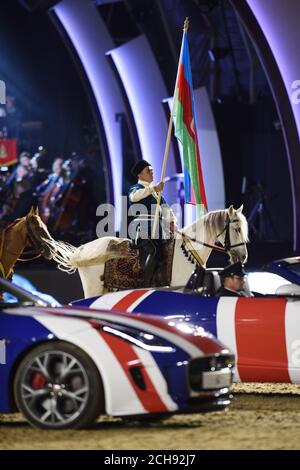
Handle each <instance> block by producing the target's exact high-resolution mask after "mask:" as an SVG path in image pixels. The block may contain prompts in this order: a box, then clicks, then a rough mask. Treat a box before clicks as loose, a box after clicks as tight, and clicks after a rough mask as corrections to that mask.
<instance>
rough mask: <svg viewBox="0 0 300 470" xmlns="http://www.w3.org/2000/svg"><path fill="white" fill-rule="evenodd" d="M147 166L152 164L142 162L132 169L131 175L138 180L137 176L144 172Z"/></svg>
mask: <svg viewBox="0 0 300 470" xmlns="http://www.w3.org/2000/svg"><path fill="white" fill-rule="evenodd" d="M147 166H151V163H148V162H146V160H140V161H139V162H137V163H136V164H135V165H134V166H133V167H132V168H131V174H132V175H133V176H134V177H135V178H137V176H138V175H139V174H140V173H141V171H143V170H144V169H145V168H147Z"/></svg>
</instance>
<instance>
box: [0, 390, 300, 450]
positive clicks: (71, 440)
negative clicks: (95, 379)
mask: <svg viewBox="0 0 300 470" xmlns="http://www.w3.org/2000/svg"><path fill="white" fill-rule="evenodd" d="M233 391H234V393H235V400H234V403H233V405H232V406H231V407H230V409H229V410H228V411H226V412H217V413H208V414H203V415H202V414H195V415H178V416H173V417H171V418H170V419H168V420H166V421H164V422H163V423H160V424H143V425H139V424H136V423H125V422H123V421H122V420H120V419H113V418H108V417H104V418H101V419H100V420H99V421H98V422H97V424H96V426H95V427H94V428H93V429H90V430H87V431H40V430H36V429H33V428H31V427H30V426H29V425H28V424H27V423H26V422H25V421H24V420H23V419H22V417H21V415H19V414H18V415H0V449H68V450H75V449H106V450H116V449H119V450H127V449H146V450H162V449H166V450H167V449H174V450H176V449H182V450H184V449H185V450H196V449H299V448H300V386H298V385H286V384H278V385H277V384H276V385H275V384H246V385H245V384H238V385H235V386H234V389H233Z"/></svg>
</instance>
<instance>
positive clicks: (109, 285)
mask: <svg viewBox="0 0 300 470" xmlns="http://www.w3.org/2000/svg"><path fill="white" fill-rule="evenodd" d="M111 243H112V244H114V243H115V242H114V241H112V242H111ZM174 244H175V242H174V240H169V241H168V243H167V246H166V256H165V259H164V261H163V264H162V269H159V270H157V271H156V273H155V275H154V278H153V286H152V287H162V286H167V285H169V284H170V283H171V278H172V264H173V255H174ZM109 250H112V248H111V247H110V246H108V251H109ZM144 284H145V277H144V272H143V270H142V269H141V266H140V261H139V250H138V248H132V247H131V243H130V241H129V240H128V241H126V242H122V254H120V257H119V258H114V259H110V260H108V261H106V263H105V267H104V287H105V288H106V289H107V290H108V291H109V292H112V291H118V290H124V289H139V288H141V287H144Z"/></svg>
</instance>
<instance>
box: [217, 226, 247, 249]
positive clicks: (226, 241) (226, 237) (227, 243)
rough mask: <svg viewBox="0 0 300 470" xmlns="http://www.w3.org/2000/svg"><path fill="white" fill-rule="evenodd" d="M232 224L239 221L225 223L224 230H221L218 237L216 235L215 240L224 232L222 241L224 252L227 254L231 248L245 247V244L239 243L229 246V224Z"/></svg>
mask: <svg viewBox="0 0 300 470" xmlns="http://www.w3.org/2000/svg"><path fill="white" fill-rule="evenodd" d="M234 222H239V219H233V220H230V219H229V221H228V222H227V224H226V225H225V227H224V229H223V230H222V232H221V233H219V235H217V238H219V236H220V235H222V234H223V233H224V232H225V239H224V251H225V252H226V253H227V252H228V251H230V250H231V249H232V248H236V247H237V246H245V245H246V244H247V243H246V242H240V243H235V244H234V245H231V243H230V224H233V223H234Z"/></svg>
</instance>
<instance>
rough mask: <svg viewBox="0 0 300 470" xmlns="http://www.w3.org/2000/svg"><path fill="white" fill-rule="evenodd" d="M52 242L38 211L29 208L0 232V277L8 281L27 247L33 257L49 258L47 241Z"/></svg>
mask: <svg viewBox="0 0 300 470" xmlns="http://www.w3.org/2000/svg"><path fill="white" fill-rule="evenodd" d="M49 240H52V237H51V235H50V233H49V232H48V230H47V227H46V225H45V224H44V222H43V221H42V220H41V218H40V216H39V213H38V210H37V209H36V210H34V209H33V208H31V210H30V212H29V213H28V214H27V215H26V216H25V217H22V218H21V219H16V220H15V221H14V222H12V223H11V224H9V225H8V226H7V227H6V228H4V229H3V230H2V232H0V276H1V277H4V278H5V279H10V278H11V277H12V274H13V267H14V265H15V263H16V262H17V261H18V259H19V258H20V256H21V254H22V253H23V251H24V248H25V247H27V246H29V247H31V248H32V249H33V251H34V253H35V255H37V256H38V255H42V256H44V257H45V258H47V259H50V258H51V253H50V250H49V248H48V246H47V243H46V242H47V241H49Z"/></svg>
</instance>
